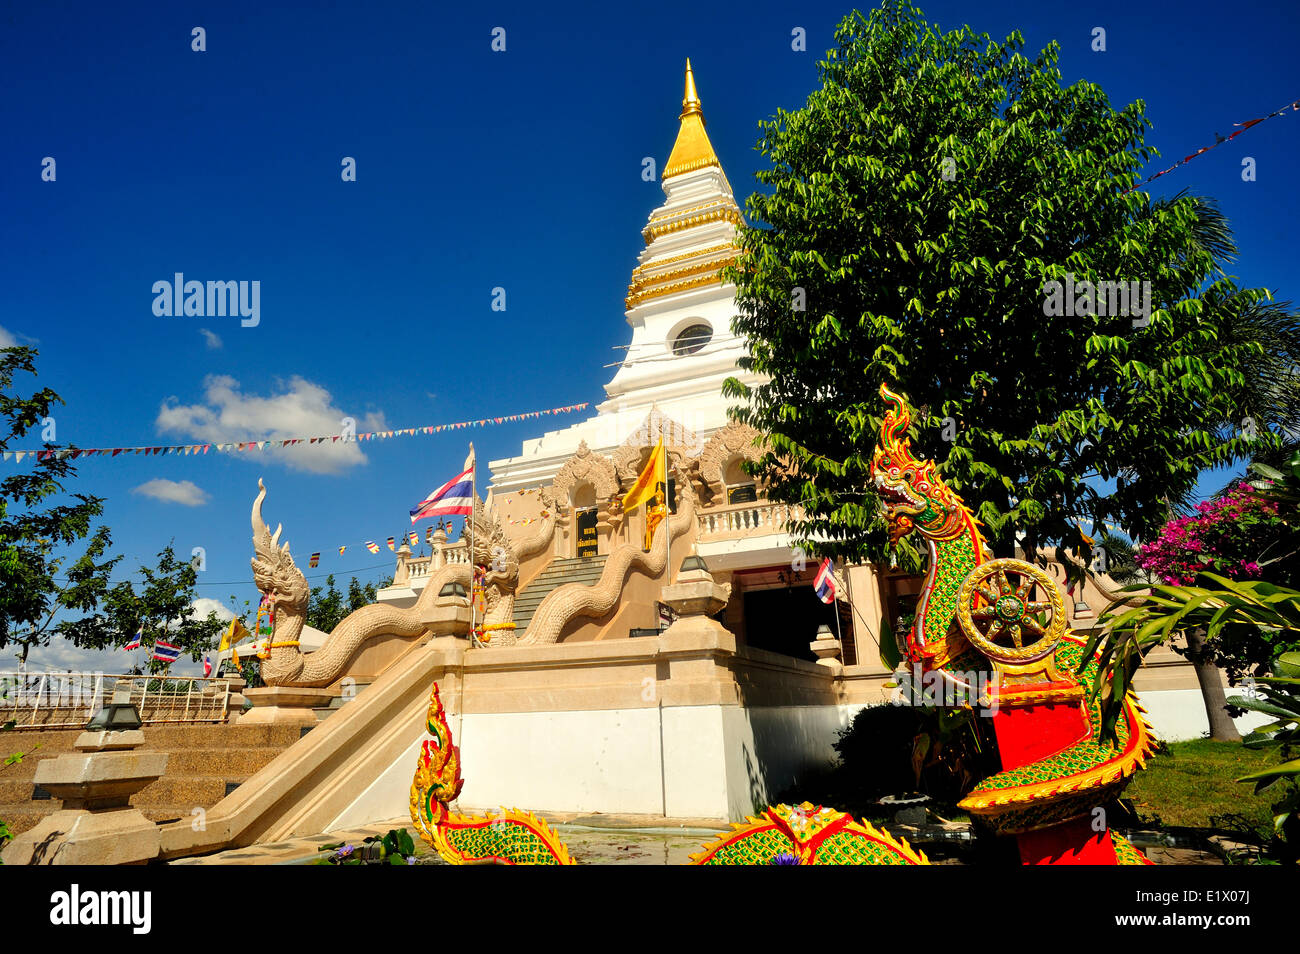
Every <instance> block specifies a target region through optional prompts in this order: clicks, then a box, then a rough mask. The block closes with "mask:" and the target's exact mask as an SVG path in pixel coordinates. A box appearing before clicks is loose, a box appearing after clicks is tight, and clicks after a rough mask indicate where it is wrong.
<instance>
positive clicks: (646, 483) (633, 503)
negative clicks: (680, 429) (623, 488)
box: [623, 437, 668, 513]
mask: <svg viewBox="0 0 1300 954" xmlns="http://www.w3.org/2000/svg"><path fill="white" fill-rule="evenodd" d="M667 456H668V455H667V453H666V452H665V450H664V439H663V437H660V438H659V443H658V444H656V445H655V449H654V452H653V453H652V454H651V455H650V460H649V461H647V462H646V465H645V470H643V471H641V473H640V475H638V476H637V479H636V483H635V484H633V485H632V489H631V490H629V491H628V492H627V493H626V494H624V496H623V510H624V512H625V513H631V512H632V511H633V510H635V509H636V508H637V507H639V506H641V505H642V504H643V503H645V502H647V501H649V500H653V499H654V495H655V493H656V492H657V491H658V488H659V485H660V484H665V485H666V484H667V482H668V479H667V476H666V474H667V471H668V466H667V460H666V458H667Z"/></svg>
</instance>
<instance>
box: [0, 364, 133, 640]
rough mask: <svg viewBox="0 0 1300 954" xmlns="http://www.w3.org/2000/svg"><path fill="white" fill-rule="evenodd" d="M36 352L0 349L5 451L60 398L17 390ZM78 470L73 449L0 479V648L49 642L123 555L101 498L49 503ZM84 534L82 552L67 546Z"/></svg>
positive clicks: (94, 599)
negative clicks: (114, 546) (112, 548)
mask: <svg viewBox="0 0 1300 954" xmlns="http://www.w3.org/2000/svg"><path fill="white" fill-rule="evenodd" d="M37 354H38V353H37V352H36V351H34V350H32V349H30V348H3V349H0V428H3V429H4V430H0V451H3V450H9V449H10V448H11V445H12V444H14V443H15V442H16V441H18V440H21V439H22V438H23V437H25V436H26V435H27V433H28V432H29V431H31V430H32V429H33V428H35V427H37V425H39V424H40V423H41V422H42V421H43V420H44V419H46V418H47V417H48V416H49V414H50V410H51V409H52V408H53V407H54V406H55V405H56V404H62V403H63V401H62V399H61V398H60V397H59V396H58V395H57V394H56V393H55V392H54V391H52V390H51V389H49V388H42V389H41V390H40V391H37V392H35V393H34V394H30V395H20V394H18V393H16V390H15V387H14V385H15V379H16V377H17V376H18V374H19V373H26V374H30V375H33V376H35V374H36V357H37ZM53 446H54V445H52V444H48V443H47V444H46V445H45V447H46V448H47V449H50V448H53ZM75 474H76V470H75V468H74V467H73V465H72V463H71V455H70V454H66V453H63V452H56V453H50V454H44V455H41V456H40V457H38V458H37V459H36V460H35V461H34V462H33V463H32V465H31V467H30V469H26V468H25V469H22V470H20V471H18V472H17V473H14V474H10V475H8V476H6V477H4V479H2V480H0V648H3V647H4V646H7V645H9V644H10V643H16V644H18V645H19V646H21V653H20V654H21V656H22V658H23V659H24V660H25V659H26V658H27V654H28V652H29V651H30V650H31V649H32V647H34V646H46V645H49V642H50V640H51V638H53V636H54V635H55V633H56V632H57V631H58V625H57V623H56V621H57V620H58V618H59V616H60V614H61V613H66V612H89V611H91V610H93V609H94V608H95V606H96V604H97V603H98V602H99V600H101V599H102V598H103V597H104V596H105V594H106V593H107V591H108V575H109V573H110V572H111V571H112V569H113V567H114V566H115V565H116V564H117V562H118V560H119V559H120V558H117V557H107V556H106V555H105V554H106V552H107V550H108V547H109V544H110V542H111V541H110V534H109V529H108V527H105V526H100V527H98V528H95V529H93V531H92V527H93V524H94V522H95V519H96V518H97V517H99V516H100V515H101V514H102V513H103V498H101V497H94V496H90V495H87V494H67V495H66V502H64V503H59V504H52V498H55V497H57V496H59V495H61V494H64V482H65V481H67V480H69V479H70V478H72V477H74V476H75ZM87 537H89V540H87V539H86V538H87ZM82 541H86V542H85V543H84V547H85V549H84V550H83V551H82V553H81V555H80V556H74V555H73V554H72V553H70V552H69V551H70V550H71V548H73V547H74V546H77V545H79V544H81V543H82Z"/></svg>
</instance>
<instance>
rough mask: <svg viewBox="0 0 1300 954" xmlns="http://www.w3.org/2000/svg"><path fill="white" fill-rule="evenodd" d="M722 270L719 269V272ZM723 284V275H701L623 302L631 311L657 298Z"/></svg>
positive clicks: (642, 293) (644, 292)
mask: <svg viewBox="0 0 1300 954" xmlns="http://www.w3.org/2000/svg"><path fill="white" fill-rule="evenodd" d="M721 271H722V269H721V268H719V269H718V272H721ZM713 284H718V285H720V284H722V276H721V274H712V275H701V276H700V277H699V278H687V279H685V280H683V281H680V282H673V283H672V284H671V285H661V286H659V287H658V288H651V289H647V290H646V291H643V292H639V293H638V294H636V295H629V296H628V297H627V298H625V299H624V300H623V305H624V307H625V308H626V309H627V310H629V311H631V310H632V309H633V308H635V307H637V306H638V305H643V304H645V303H646V302H648V301H652V300H653V299H655V298H662V297H664V296H665V295H675V294H677V293H678V292H682V291H686V290H687V289H690V288H698V287H700V286H702V285H713Z"/></svg>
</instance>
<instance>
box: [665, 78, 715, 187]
mask: <svg viewBox="0 0 1300 954" xmlns="http://www.w3.org/2000/svg"><path fill="white" fill-rule="evenodd" d="M678 118H679V119H680V120H681V122H682V125H681V128H680V129H679V130H678V131H677V142H676V143H674V144H673V151H672V152H671V153H670V154H669V156H668V163H667V165H665V166H664V173H663V177H662V178H664V179H667V178H669V177H671V176H676V175H681V174H682V173H683V172H693V171H694V170H696V169H703V168H704V167H705V166H718V167H719V168H721V167H722V163H720V162H718V157H717V155H716V154H715V153H714V151H713V144H712V143H710V142H709V134H708V133H706V132H705V131H704V110H703V108H702V107H701V106H700V94H699V92H697V91H696V89H695V73H694V72H693V71H692V70H691V61H690V60H689V59H688V60H687V61H686V95H685V96H684V97H682V113H681V116H679V117H678Z"/></svg>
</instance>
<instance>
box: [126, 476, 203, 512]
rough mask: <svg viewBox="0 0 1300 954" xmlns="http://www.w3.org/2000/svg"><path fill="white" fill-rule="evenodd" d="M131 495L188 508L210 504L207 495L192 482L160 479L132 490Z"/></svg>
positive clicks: (147, 482)
mask: <svg viewBox="0 0 1300 954" xmlns="http://www.w3.org/2000/svg"><path fill="white" fill-rule="evenodd" d="M131 493H133V494H142V495H144V496H145V497H152V498H153V499H154V500H161V501H163V502H164V503H177V504H182V505H184V506H186V507H202V506H203V505H204V504H205V503H207V502H208V495H207V493H206V492H205V491H204V490H203V488H202V487H200V486H198V484H196V483H194V481H192V480H165V479H163V478H161V477H158V478H155V479H154V480H149V481H146V482H145V483H143V484H141V485H140V486H139V487H135V488H132V490H131Z"/></svg>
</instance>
